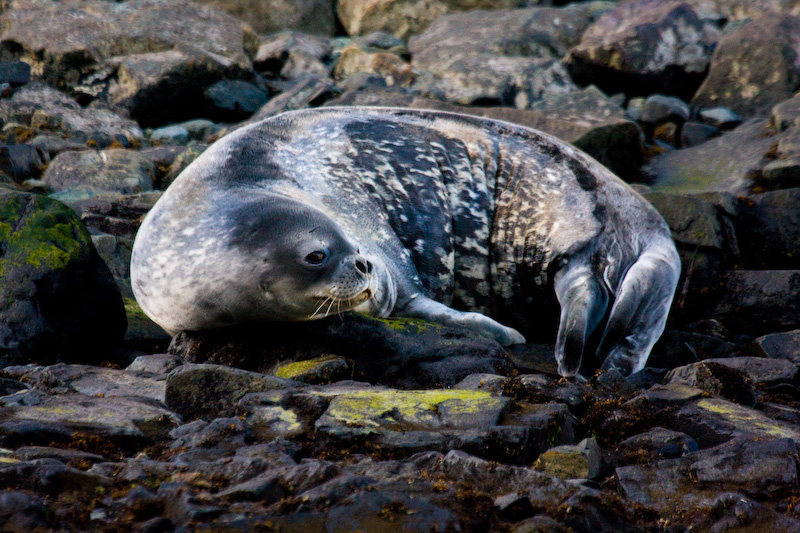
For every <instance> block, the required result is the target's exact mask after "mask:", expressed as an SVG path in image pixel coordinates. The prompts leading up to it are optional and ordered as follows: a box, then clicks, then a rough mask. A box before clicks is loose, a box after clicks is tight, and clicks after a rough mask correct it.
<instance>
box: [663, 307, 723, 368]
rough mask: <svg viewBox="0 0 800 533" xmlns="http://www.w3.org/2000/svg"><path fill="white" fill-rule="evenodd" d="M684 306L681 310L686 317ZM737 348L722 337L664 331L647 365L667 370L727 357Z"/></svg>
mask: <svg viewBox="0 0 800 533" xmlns="http://www.w3.org/2000/svg"><path fill="white" fill-rule="evenodd" d="M685 309H686V306H684V309H682V310H681V313H682V316H686V314H688V313H686V310H685ZM738 350H739V346H738V345H736V344H734V343H732V342H730V341H728V340H726V339H725V338H723V337H718V336H714V335H705V334H702V333H695V332H690V331H678V330H669V331H665V332H664V334H663V335H662V336H661V338H660V339H659V341H658V343H656V345H655V346H654V347H653V351H652V352H651V353H650V359H649V360H648V364H650V365H653V366H655V367H661V368H669V367H674V366H680V365H686V364H689V363H694V362H696V361H700V360H702V359H710V358H712V357H728V356H730V355H731V354H733V353H734V352H737V351H738Z"/></svg>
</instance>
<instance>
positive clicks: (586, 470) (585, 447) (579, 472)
mask: <svg viewBox="0 0 800 533" xmlns="http://www.w3.org/2000/svg"><path fill="white" fill-rule="evenodd" d="M602 466H603V451H602V450H601V449H600V446H599V445H598V444H597V440H596V439H595V438H594V437H590V438H588V439H583V440H582V441H581V442H579V443H578V444H576V445H563V446H555V447H553V448H550V449H549V450H547V451H546V452H544V453H543V454H542V455H540V456H539V458H538V459H537V460H536V462H535V463H534V465H533V468H534V469H536V470H540V471H542V472H545V473H546V474H548V475H550V476H555V477H558V478H560V479H595V478H597V477H599V476H600V475H601V474H602Z"/></svg>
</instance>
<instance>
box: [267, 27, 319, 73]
mask: <svg viewBox="0 0 800 533" xmlns="http://www.w3.org/2000/svg"><path fill="white" fill-rule="evenodd" d="M332 51H333V46H332V45H331V41H330V40H329V39H325V38H324V37H319V36H316V35H307V34H304V33H300V32H292V31H284V32H281V33H278V34H275V35H272V36H268V37H267V38H266V39H264V40H263V41H261V44H260V45H259V47H258V52H257V53H256V56H255V58H254V59H253V67H254V68H255V69H256V70H257V71H258V72H262V73H264V74H265V75H269V76H279V75H280V76H282V77H284V78H288V79H295V78H299V77H301V76H303V75H305V76H308V75H312V76H317V77H320V78H326V77H328V75H329V69H328V67H327V66H326V65H325V62H326V61H327V60H328V59H329V57H330V55H331V52H332ZM300 66H302V67H303V68H302V69H300V68H298V67H300Z"/></svg>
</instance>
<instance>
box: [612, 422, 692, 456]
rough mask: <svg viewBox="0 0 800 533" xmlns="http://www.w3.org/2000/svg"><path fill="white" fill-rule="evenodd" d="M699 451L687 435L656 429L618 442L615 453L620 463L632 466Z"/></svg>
mask: <svg viewBox="0 0 800 533" xmlns="http://www.w3.org/2000/svg"><path fill="white" fill-rule="evenodd" d="M699 449H700V446H699V445H698V444H697V441H695V440H694V439H693V438H692V437H690V436H689V435H686V434H685V433H681V432H680V431H673V430H671V429H665V428H660V427H656V428H653V429H651V430H649V431H646V432H644V433H640V434H639V435H634V436H633V437H630V438H628V439H625V440H624V441H622V442H620V443H619V444H618V445H617V447H616V450H615V453H616V455H617V456H618V457H619V460H620V461H621V462H623V463H628V464H632V463H642V462H645V461H647V462H650V461H652V460H653V459H674V458H676V457H682V456H684V455H686V454H687V453H692V452H696V451H697V450H699Z"/></svg>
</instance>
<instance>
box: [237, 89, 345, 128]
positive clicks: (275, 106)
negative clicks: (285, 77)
mask: <svg viewBox="0 0 800 533" xmlns="http://www.w3.org/2000/svg"><path fill="white" fill-rule="evenodd" d="M337 94H338V89H337V88H336V86H335V85H333V83H332V82H331V81H329V80H325V79H320V78H317V77H313V76H312V77H308V78H305V79H302V80H300V81H298V82H297V84H296V85H294V86H293V87H292V88H291V89H289V90H288V91H286V92H284V93H281V94H279V95H278V96H276V97H274V98H272V99H271V100H270V101H269V102H267V103H266V104H264V106H262V107H261V109H259V110H258V112H256V114H255V115H253V116H252V117H250V119H249V120H247V121H245V122H243V123H242V124H240V125H239V126H240V127H241V126H246V125H248V124H253V123H254V122H258V121H259V120H264V119H265V118H270V117H274V116H275V115H277V114H279V113H283V112H285V111H294V110H296V109H305V108H307V107H317V106H319V105H322V104H323V103H324V102H325V101H327V100H330V99H331V98H333V97H335V96H336V95H337Z"/></svg>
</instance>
